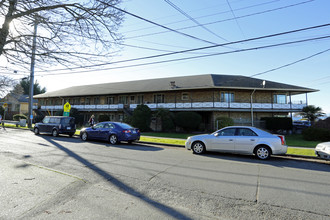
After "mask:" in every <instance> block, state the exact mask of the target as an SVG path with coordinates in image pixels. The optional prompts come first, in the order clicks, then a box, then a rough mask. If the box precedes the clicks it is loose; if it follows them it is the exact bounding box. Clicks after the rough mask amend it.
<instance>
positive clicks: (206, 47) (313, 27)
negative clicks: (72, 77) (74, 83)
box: [35, 23, 330, 72]
mask: <svg viewBox="0 0 330 220" xmlns="http://www.w3.org/2000/svg"><path fill="white" fill-rule="evenodd" d="M328 26H330V23H327V24H322V25H317V26H311V27H306V28H301V29H296V30H291V31H286V32H280V33H275V34H270V35H264V36H259V37H254V38H249V39H244V40H238V41H233V42H228V43H222V44H217V45H211V46H205V47H199V48H193V49H187V50H181V51H176V52H169V53H164V54H158V55H152V56H145V57H139V58H132V59H127V60H120V61H115V62H106V63H102V64H95V65H86V66H84V68H91V67H100V66H105V65H113V64H118V63H124V62H132V61H140V60H145V59H152V58H159V57H164V56H170V55H176V54H183V53H187V52H194V51H200V50H206V49H211V48H217V47H221V46H227V45H233V44H238V43H244V42H250V41H255V40H261V39H266V38H272V37H277V36H282V35H287V34H293V33H298V32H302V31H307V30H314V29H318V28H324V27H328ZM73 69H81V67H75V68H71V70H73ZM63 70H67V69H55V70H48V71H47V72H55V71H56V72H57V71H63ZM35 72H45V71H35Z"/></svg>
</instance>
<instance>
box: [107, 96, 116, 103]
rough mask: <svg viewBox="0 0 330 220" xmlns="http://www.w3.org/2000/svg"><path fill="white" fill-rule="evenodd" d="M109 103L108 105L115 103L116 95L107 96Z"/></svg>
mask: <svg viewBox="0 0 330 220" xmlns="http://www.w3.org/2000/svg"><path fill="white" fill-rule="evenodd" d="M107 104H108V105H112V104H115V97H113V96H109V97H107Z"/></svg>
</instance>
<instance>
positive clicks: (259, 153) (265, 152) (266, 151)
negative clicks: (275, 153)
mask: <svg viewBox="0 0 330 220" xmlns="http://www.w3.org/2000/svg"><path fill="white" fill-rule="evenodd" d="M255 155H256V157H257V158H258V159H260V160H267V159H269V158H270V155H271V150H270V148H269V147H267V146H259V147H257V148H256V150H255Z"/></svg>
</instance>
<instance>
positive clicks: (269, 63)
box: [35, 0, 330, 114]
mask: <svg viewBox="0 0 330 220" xmlns="http://www.w3.org/2000/svg"><path fill="white" fill-rule="evenodd" d="M228 2H229V4H228ZM169 3H173V4H174V5H175V6H177V7H178V8H179V9H181V12H182V13H180V12H179V11H178V10H176V9H175V8H174V7H172V6H171V5H170V4H169ZM122 8H124V9H125V10H127V11H129V12H131V13H133V14H136V15H139V16H141V17H143V18H146V19H148V20H151V21H153V22H156V23H158V24H162V25H164V26H166V27H169V28H171V29H175V30H178V31H180V32H183V33H185V34H188V35H191V36H194V37H195V38H199V40H197V39H193V38H192V37H187V36H183V35H182V34H178V33H174V32H171V31H167V30H165V29H163V28H161V27H157V26H155V25H153V24H150V23H147V22H145V21H142V20H139V19H137V18H134V17H132V16H130V15H126V16H125V22H124V23H123V25H122V28H121V29H120V32H121V33H122V34H123V36H124V37H125V41H124V42H123V43H125V44H129V45H133V46H138V47H148V48H152V49H154V50H147V49H139V48H132V47H128V46H123V47H122V50H121V51H120V52H119V53H117V54H116V56H114V57H113V58H109V62H110V61H112V62H116V61H122V60H128V59H134V58H140V57H146V56H151V55H158V54H164V53H167V52H164V51H163V50H166V51H181V50H186V49H193V48H200V47H206V46H211V45H213V44H212V43H214V44H222V43H228V42H234V41H240V40H244V39H249V38H255V37H261V36H265V35H270V34H276V33H281V32H287V31H292V30H297V29H302V28H307V27H312V26H318V25H323V24H327V23H330V16H329V11H330V1H329V0H291V1H287V0H258V1H256V0H254V1H251V0H228V1H227V0H204V1H200V0H180V1H179V0H171V1H166V0H153V1H150V0H127V1H124V2H123V4H122ZM231 9H232V10H231ZM183 14H186V15H187V16H190V17H192V18H194V20H189V19H188V18H187V17H186V16H185V15H183ZM253 14H254V15H253ZM196 23H199V24H205V25H204V26H201V25H200V26H198V25H197V24H196ZM206 24H207V25H206ZM189 26H195V27H194V28H185V27H189ZM326 36H330V26H326V27H323V28H315V29H312V30H308V31H301V32H298V33H291V34H287V35H282V36H278V37H272V38H266V39H260V40H255V41H249V42H245V43H239V44H231V45H229V46H228V47H215V48H213V49H207V50H199V51H195V52H193V53H185V54H180V55H172V56H165V57H160V58H154V59H146V60H140V61H135V62H123V63H118V64H112V65H106V66H103V67H102V68H101V67H100V70H99V71H94V72H88V73H75V74H72V73H70V71H64V72H65V73H69V74H63V75H49V76H46V75H45V74H48V73H44V74H42V76H41V75H40V73H38V72H37V71H38V64H36V77H35V79H36V80H38V82H39V83H40V85H41V86H43V87H46V88H47V91H54V90H58V89H62V88H66V87H70V86H76V85H86V84H97V83H106V82H119V81H130V80H139V79H150V78H162V77H172V76H186V75H199V74H228V75H243V76H252V75H254V74H257V73H262V72H264V71H268V70H271V69H274V68H278V67H281V66H284V65H287V64H290V63H293V62H296V61H298V60H303V61H301V62H298V63H295V64H293V65H290V66H287V67H284V68H281V69H278V70H276V71H272V72H268V73H265V74H261V75H258V76H255V77H256V78H260V79H264V80H266V81H267V80H271V81H276V82H280V83H286V84H292V85H297V86H302V87H308V88H313V89H317V90H320V91H319V92H316V93H310V94H309V95H308V101H309V103H308V104H313V105H316V106H319V107H321V108H322V109H323V110H324V111H325V112H326V113H328V114H329V113H330V101H329V98H330V97H329V94H330V51H327V52H324V53H322V54H319V55H315V54H317V53H320V52H323V51H325V50H327V49H330V38H325V39H322V40H313V41H311V40H310V41H306V42H302V43H295V44H289V45H282V46H277V47H269V48H264V49H257V50H251V51H245V52H236V53H230V54H223V55H217V56H209V57H204V58H198V59H190V60H185V61H175V62H174V61H173V62H167V63H161V64H153V65H151V64H149V65H144V66H139V67H130V68H123V66H127V65H134V64H142V63H149V62H158V61H164V60H170V59H178V58H184V57H190V56H198V55H203V54H212V53H221V52H225V51H233V50H238V49H247V48H255V47H263V46H269V45H274V44H281V43H286V42H292V41H299V40H306V39H311V38H318V37H326ZM206 41H208V42H209V43H207V42H206ZM312 55H315V56H313V57H310V56H312ZM308 57H310V58H308ZM305 58H308V59H306V60H304V59H305ZM101 69H108V70H101ZM57 73H59V72H57ZM294 100H303V101H305V96H300V97H296V98H295V99H294Z"/></svg>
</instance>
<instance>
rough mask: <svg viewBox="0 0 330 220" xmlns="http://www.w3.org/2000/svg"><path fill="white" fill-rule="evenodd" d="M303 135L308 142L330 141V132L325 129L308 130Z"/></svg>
mask: <svg viewBox="0 0 330 220" xmlns="http://www.w3.org/2000/svg"><path fill="white" fill-rule="evenodd" d="M302 135H303V138H304V139H305V140H307V141H330V130H328V129H324V128H314V127H311V128H306V129H305V130H303V132H302Z"/></svg>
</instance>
